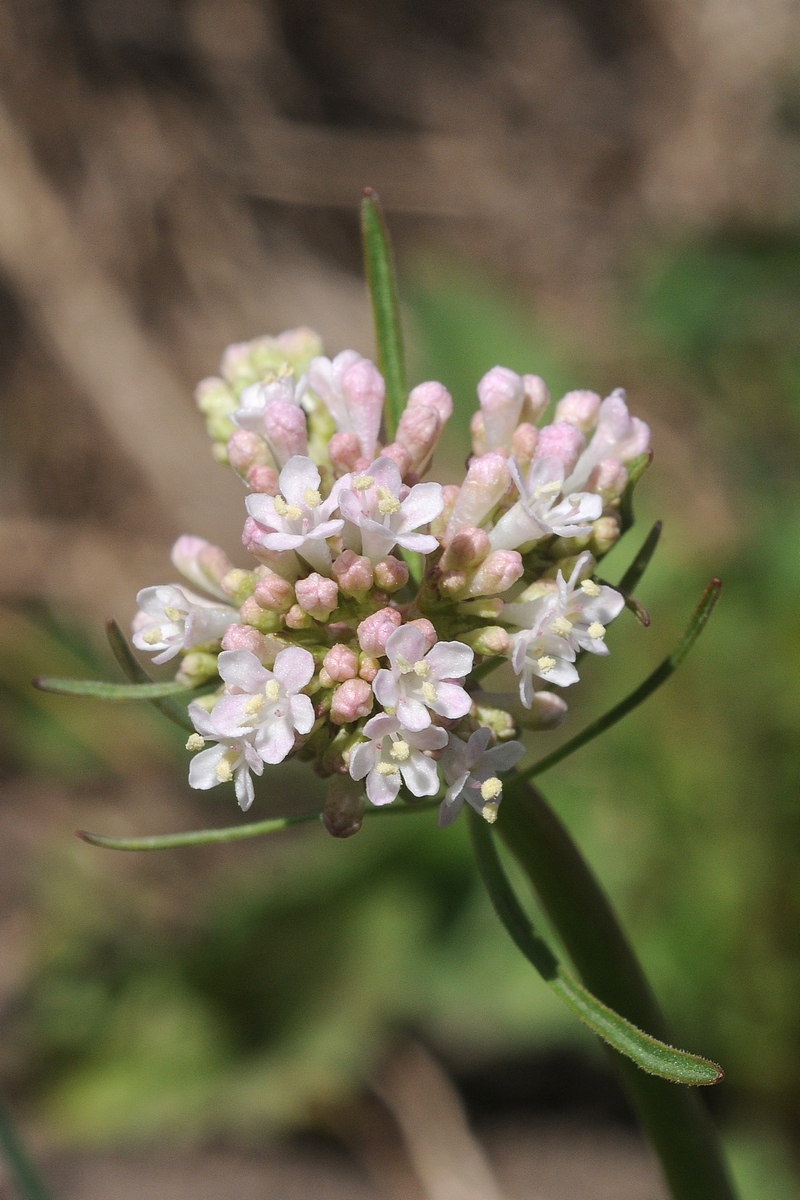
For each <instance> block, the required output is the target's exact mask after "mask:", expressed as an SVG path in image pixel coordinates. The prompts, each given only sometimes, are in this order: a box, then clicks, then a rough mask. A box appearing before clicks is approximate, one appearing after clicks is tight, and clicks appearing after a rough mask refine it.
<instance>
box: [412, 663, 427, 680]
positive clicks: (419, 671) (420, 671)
mask: <svg viewBox="0 0 800 1200" xmlns="http://www.w3.org/2000/svg"><path fill="white" fill-rule="evenodd" d="M430 673H431V669H430V667H429V666H428V664H427V663H426V662H425V659H424V658H418V659H417V661H416V662H415V663H414V674H415V675H419V677H420V679H427V678H428V676H429V675H430Z"/></svg>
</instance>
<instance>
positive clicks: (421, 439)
mask: <svg viewBox="0 0 800 1200" xmlns="http://www.w3.org/2000/svg"><path fill="white" fill-rule="evenodd" d="M441 432H442V419H441V417H440V416H439V414H438V412H437V411H436V409H435V408H428V407H427V405H421V404H420V405H417V406H416V407H415V408H406V409H405V411H404V412H403V415H402V416H401V418H400V422H399V424H398V426H397V441H398V442H399V443H400V445H401V446H405V448H406V450H408V453H409V455H410V457H411V466H412V469H413V470H415V471H422V470H424V468H425V467H426V466H427V465H428V463H429V462H430V460H431V455H432V454H433V451H434V449H435V448H436V443H437V442H438V440H439V434H440V433H441Z"/></svg>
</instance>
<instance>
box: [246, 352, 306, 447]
mask: <svg viewBox="0 0 800 1200" xmlns="http://www.w3.org/2000/svg"><path fill="white" fill-rule="evenodd" d="M306 387H307V380H306V377H305V375H303V376H301V378H300V379H299V380H298V381H297V383H295V380H294V376H293V374H292V372H291V370H289V369H288V368H287V370H286V371H285V372H282V373H279V374H278V375H277V376H276V377H275V378H274V379H270V380H269V381H268V382H266V383H251V384H250V386H249V387H246V388H245V389H244V391H243V392H242V394H241V396H240V397H239V407H238V408H237V409H236V412H234V413H231V419H232V420H233V421H234V423H235V424H236V425H238V426H239V428H240V429H251V430H252V431H253V432H254V433H259V434H261V436H262V437H264V412H265V410H266V409H267V407H268V406H269V405H270V404H272V403H273V402H274V401H275V400H280V401H282V402H284V403H287V402H288V403H290V404H298V405H299V404H300V402H301V400H302V399H303V396H304V395H305V393H306Z"/></svg>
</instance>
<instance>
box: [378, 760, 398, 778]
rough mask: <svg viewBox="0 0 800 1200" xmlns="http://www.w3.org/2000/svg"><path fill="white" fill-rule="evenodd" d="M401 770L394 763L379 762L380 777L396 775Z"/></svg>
mask: <svg viewBox="0 0 800 1200" xmlns="http://www.w3.org/2000/svg"><path fill="white" fill-rule="evenodd" d="M399 769H400V768H399V767H396V766H395V765H394V763H387V762H379V763H378V766H377V771H378V774H379V775H396V774H397V772H398V771H399Z"/></svg>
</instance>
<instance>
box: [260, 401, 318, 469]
mask: <svg viewBox="0 0 800 1200" xmlns="http://www.w3.org/2000/svg"><path fill="white" fill-rule="evenodd" d="M264 432H265V433H266V435H267V442H268V444H269V447H270V449H271V450H272V453H273V454H274V455H275V458H276V459H277V460H278V466H280V467H285V466H286V464H287V462H288V461H289V459H290V458H293V457H294V455H295V454H303V455H305V454H308V431H307V429H306V415H305V413H304V412H303V410H302V408H301V407H300V405H299V404H293V403H292V402H291V400H273V401H272V403H271V404H268V405H267V407H266V408H265V409H264Z"/></svg>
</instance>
